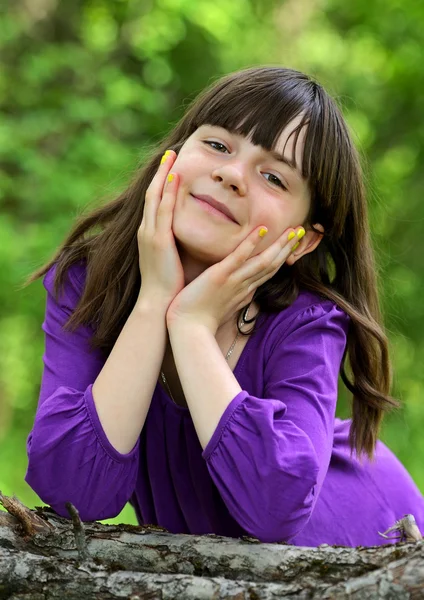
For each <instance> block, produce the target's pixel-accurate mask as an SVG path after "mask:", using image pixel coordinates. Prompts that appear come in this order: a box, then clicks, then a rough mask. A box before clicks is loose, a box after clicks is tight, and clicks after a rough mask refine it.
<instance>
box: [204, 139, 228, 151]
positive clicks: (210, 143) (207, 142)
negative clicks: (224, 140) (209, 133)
mask: <svg viewBox="0 0 424 600" xmlns="http://www.w3.org/2000/svg"><path fill="white" fill-rule="evenodd" d="M203 143H204V144H207V145H208V146H212V144H216V145H217V146H222V147H223V148H225V150H228V148H226V147H225V146H224V144H221V142H209V141H204V142H203ZM212 148H214V146H212ZM214 149H215V150H216V148H214ZM219 152H220V151H219Z"/></svg>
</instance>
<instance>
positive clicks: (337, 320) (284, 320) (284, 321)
mask: <svg viewBox="0 0 424 600" xmlns="http://www.w3.org/2000/svg"><path fill="white" fill-rule="evenodd" d="M349 323H350V317H349V315H348V314H346V313H345V312H344V310H342V309H341V308H340V307H339V306H338V305H337V304H336V303H335V302H333V301H332V300H328V299H327V298H323V297H322V296H319V295H318V294H315V293H313V292H309V291H305V290H302V291H301V292H300V293H299V295H298V297H297V298H296V300H295V301H294V302H293V303H292V304H291V305H290V306H289V307H287V308H285V309H284V310H281V311H280V312H277V313H270V314H266V315H264V324H263V328H264V329H263V334H262V335H263V336H264V337H266V338H267V340H268V342H269V343H271V345H272V344H273V343H274V344H275V343H279V342H281V341H283V340H285V339H288V338H289V337H290V336H291V335H292V334H293V333H296V337H298V336H299V332H300V331H301V330H303V331H304V332H305V334H306V332H307V333H310V332H312V331H313V332H316V333H317V334H318V335H321V336H324V337H325V335H326V334H328V335H331V334H332V333H339V334H340V336H341V337H343V338H344V339H346V337H347V333H348V329H349Z"/></svg>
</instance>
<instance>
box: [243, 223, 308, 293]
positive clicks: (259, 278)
mask: <svg viewBox="0 0 424 600" xmlns="http://www.w3.org/2000/svg"><path fill="white" fill-rule="evenodd" d="M293 233H294V235H293ZM304 235H305V230H304V229H303V227H300V228H299V229H298V230H297V231H296V232H291V233H290V234H289V235H288V237H290V242H289V243H287V244H284V246H283V248H281V249H280V250H279V251H278V252H277V254H276V256H275V257H274V259H273V260H271V262H270V263H269V264H268V265H267V266H265V268H264V269H263V270H262V271H260V270H258V271H257V273H256V275H253V276H252V277H251V278H250V279H248V280H246V284H247V286H248V290H249V291H251V290H256V289H257V288H258V287H259V286H261V285H262V284H263V283H265V281H268V279H271V277H273V276H274V275H275V273H277V271H278V270H279V269H280V268H281V267H282V266H283V264H284V263H285V262H286V260H287V258H288V257H289V256H290V254H292V252H293V250H295V249H296V248H297V246H298V245H299V244H300V241H299V240H300V239H302V237H303V236H304ZM283 239H284V238H283Z"/></svg>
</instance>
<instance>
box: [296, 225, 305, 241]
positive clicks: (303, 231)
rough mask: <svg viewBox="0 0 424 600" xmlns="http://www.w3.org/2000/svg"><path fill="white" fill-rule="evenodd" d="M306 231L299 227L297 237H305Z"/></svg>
mask: <svg viewBox="0 0 424 600" xmlns="http://www.w3.org/2000/svg"><path fill="white" fill-rule="evenodd" d="M305 233H306V231H305V230H304V229H303V227H302V229H299V231H298V232H297V237H298V239H299V240H301V239H302V238H303V236H304V235H305Z"/></svg>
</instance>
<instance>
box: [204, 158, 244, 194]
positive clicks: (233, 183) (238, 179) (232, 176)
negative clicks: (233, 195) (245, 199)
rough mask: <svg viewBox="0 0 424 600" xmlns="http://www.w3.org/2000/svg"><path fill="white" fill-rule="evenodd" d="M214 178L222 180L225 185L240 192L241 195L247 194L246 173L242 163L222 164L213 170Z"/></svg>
mask: <svg viewBox="0 0 424 600" xmlns="http://www.w3.org/2000/svg"><path fill="white" fill-rule="evenodd" d="M212 178H213V180H214V181H220V182H222V184H223V185H224V187H226V188H231V189H233V190H234V191H235V192H238V193H239V194H240V196H244V195H245V194H246V175H245V173H244V171H243V167H242V165H241V164H235V163H234V164H230V163H227V164H225V165H221V166H219V167H217V168H216V169H215V170H214V171H213V173H212Z"/></svg>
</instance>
